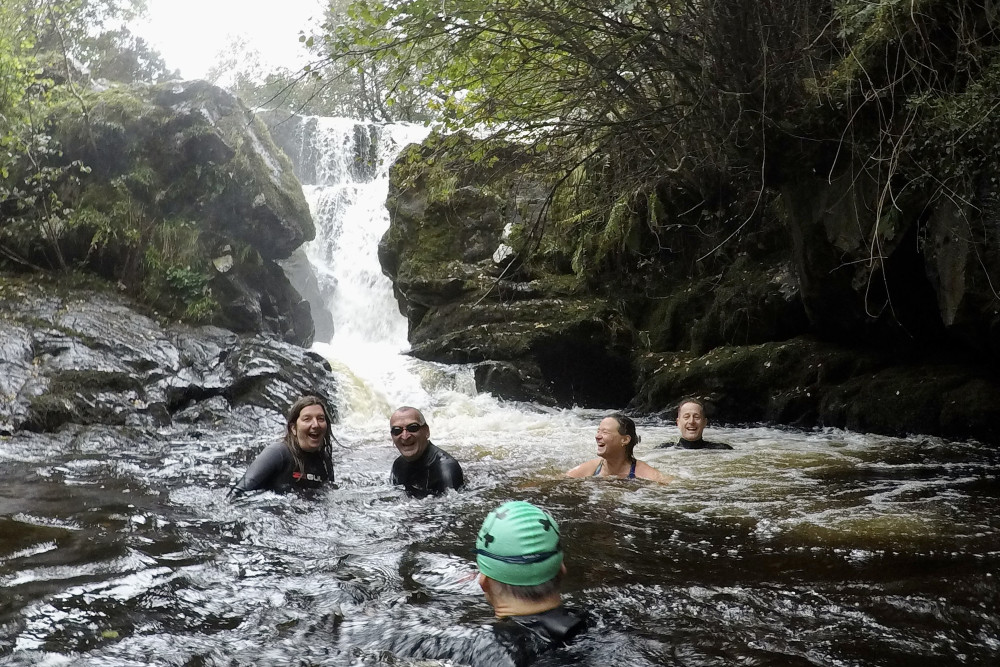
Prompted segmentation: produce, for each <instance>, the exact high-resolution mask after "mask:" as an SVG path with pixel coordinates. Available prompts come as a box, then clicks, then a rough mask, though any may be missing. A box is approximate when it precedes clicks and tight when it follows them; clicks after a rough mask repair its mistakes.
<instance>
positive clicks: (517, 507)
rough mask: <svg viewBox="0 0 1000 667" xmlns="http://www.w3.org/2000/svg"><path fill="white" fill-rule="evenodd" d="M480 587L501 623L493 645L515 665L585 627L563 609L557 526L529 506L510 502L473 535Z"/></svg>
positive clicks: (576, 613) (580, 617)
mask: <svg viewBox="0 0 1000 667" xmlns="http://www.w3.org/2000/svg"><path fill="white" fill-rule="evenodd" d="M476 564H477V565H478V566H479V586H480V588H482V589H483V593H484V594H485V595H486V600H487V602H489V603H490V605H492V606H493V610H494V612H495V613H496V616H497V618H499V619H500V621H499V622H498V623H497V624H496V625H495V626H494V627H493V631H494V634H495V636H496V639H497V641H498V642H499V643H500V645H501V646H503V647H504V648H505V649H506V651H507V652H508V654H509V657H510V659H511V661H512V662H513V663H514V664H515V665H517V666H518V667H522V666H523V665H528V664H530V663H531V662H533V661H534V660H535V658H537V657H538V656H539V655H540V654H541V653H544V652H545V651H548V650H550V649H553V648H558V647H561V646H563V645H565V644H566V643H567V642H569V641H571V640H572V639H573V638H574V637H576V636H577V635H578V634H579V633H580V632H582V631H583V630H585V629H586V625H587V622H586V617H585V615H584V614H582V613H581V612H579V611H576V610H573V609H570V608H568V607H565V606H563V604H562V596H561V594H560V585H561V583H562V577H563V574H564V573H565V572H566V566H565V565H563V550H562V539H561V536H560V534H559V525H558V524H557V523H556V520H555V519H554V518H552V516H551V515H549V514H548V513H546V512H544V511H542V510H541V509H539V508H538V507H536V506H535V505H532V504H531V503H527V502H524V501H522V500H513V501H510V502H507V503H504V504H503V505H501V506H500V507H498V508H496V509H495V510H493V511H492V512H490V513H489V515H487V517H486V520H485V521H483V525H482V528H480V529H479V533H478V535H477V536H476Z"/></svg>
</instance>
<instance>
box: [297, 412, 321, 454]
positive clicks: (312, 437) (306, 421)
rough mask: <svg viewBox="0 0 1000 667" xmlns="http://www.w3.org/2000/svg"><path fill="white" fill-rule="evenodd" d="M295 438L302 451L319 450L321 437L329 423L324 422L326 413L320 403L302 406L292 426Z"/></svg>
mask: <svg viewBox="0 0 1000 667" xmlns="http://www.w3.org/2000/svg"><path fill="white" fill-rule="evenodd" d="M292 428H293V429H294V432H295V439H296V440H297V441H298V443H299V447H300V448H301V449H302V451H304V452H315V451H319V448H320V447H322V446H323V438H324V436H326V430H327V429H328V428H329V425H328V424H327V423H326V413H325V412H323V406H321V405H307V406H306V407H304V408H302V412H300V413H299V416H298V419H296V420H295V424H294V426H292Z"/></svg>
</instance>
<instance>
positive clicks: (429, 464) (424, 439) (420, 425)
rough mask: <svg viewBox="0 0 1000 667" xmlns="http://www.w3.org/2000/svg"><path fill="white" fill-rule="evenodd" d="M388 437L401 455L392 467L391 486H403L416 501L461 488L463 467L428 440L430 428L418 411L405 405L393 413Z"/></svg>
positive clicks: (463, 481)
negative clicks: (389, 436) (390, 437)
mask: <svg viewBox="0 0 1000 667" xmlns="http://www.w3.org/2000/svg"><path fill="white" fill-rule="evenodd" d="M389 434H390V435H391V436H392V443H393V444H394V445H396V449H398V450H399V454H400V455H399V456H398V457H397V458H396V460H395V461H394V462H393V464H392V477H391V481H392V483H393V484H402V485H403V486H404V487H406V493H407V494H409V495H411V496H414V497H416V498H423V497H425V496H429V495H431V494H434V495H439V494H442V493H445V492H447V491H448V489H460V488H462V486H463V484H464V483H465V479H464V478H463V476H462V466H460V465H459V464H458V461H456V460H455V459H454V457H452V456H451V454H449V453H448V452H446V451H444V450H443V449H441V448H439V447H437V446H435V445H434V443H432V442H431V441H430V436H431V429H430V426H428V425H427V420H426V419H424V416H423V414H421V412H420V410H417V409H416V408H411V407H410V406H408V405H407V406H403V407H401V408H399V409H398V410H396V411H395V412H394V413H392V417H390V418H389Z"/></svg>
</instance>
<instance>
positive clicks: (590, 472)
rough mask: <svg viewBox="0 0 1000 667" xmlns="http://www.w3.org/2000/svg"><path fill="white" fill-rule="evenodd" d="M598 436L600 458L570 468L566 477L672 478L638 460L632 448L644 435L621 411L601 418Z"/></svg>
mask: <svg viewBox="0 0 1000 667" xmlns="http://www.w3.org/2000/svg"><path fill="white" fill-rule="evenodd" d="M595 439H596V440H597V458H596V459H591V460H589V461H584V462H583V463H581V464H580V465H578V466H577V467H575V468H573V469H572V470H570V471H568V472H567V473H566V476H567V477H618V478H619V479H637V478H638V479H648V480H652V481H654V482H669V481H670V480H671V479H672V478H671V477H670V476H668V475H664V474H663V473H661V472H660V471H659V470H657V469H656V468H654V467H652V466H650V465H649V464H647V463H645V462H643V461H638V460H636V458H635V454H634V453H633V452H634V450H635V446H636V445H638V444H639V441H640V440H641V438H640V437H639V434H638V433H636V432H635V422H634V421H632V419H631V418H629V417H626V416H625V415H623V414H621V413H620V412H616V413H614V414H613V415H609V416H607V417H605V418H604V419H602V420H601V424H600V426H598V427H597V436H596V438H595Z"/></svg>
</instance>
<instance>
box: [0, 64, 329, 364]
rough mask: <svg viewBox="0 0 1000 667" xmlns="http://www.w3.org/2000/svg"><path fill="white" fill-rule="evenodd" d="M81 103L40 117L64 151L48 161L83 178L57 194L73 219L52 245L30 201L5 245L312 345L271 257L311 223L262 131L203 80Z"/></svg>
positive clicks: (165, 301)
mask: <svg viewBox="0 0 1000 667" xmlns="http://www.w3.org/2000/svg"><path fill="white" fill-rule="evenodd" d="M81 97H82V101H79V102H77V101H74V102H73V103H72V104H64V105H56V106H54V107H53V108H52V111H51V115H50V117H49V118H48V119H47V120H48V123H49V124H50V126H51V128H52V133H53V141H54V142H55V143H56V145H58V146H59V148H60V151H59V152H58V153H54V155H53V156H52V157H51V158H50V160H51V161H52V162H53V164H52V165H51V166H52V167H53V168H54V171H55V173H60V172H59V170H60V169H63V168H66V169H68V171H69V172H70V173H73V174H75V175H76V176H78V180H75V181H72V182H69V183H67V184H66V185H65V186H64V187H61V188H60V190H61V191H60V196H61V197H62V198H63V199H64V201H65V203H66V205H67V206H70V207H72V208H73V209H74V216H75V217H74V220H76V221H77V222H75V223H74V224H73V225H68V226H66V227H65V228H64V229H62V230H61V231H60V236H59V238H58V239H52V238H49V237H45V236H43V235H42V234H43V232H42V231H41V230H42V229H43V227H44V226H43V225H40V224H38V223H37V220H36V218H37V217H39V215H40V214H39V213H38V212H32V210H31V209H30V206H27V205H25V206H23V207H20V208H19V209H18V211H17V216H16V218H17V220H16V221H15V222H16V224H17V225H18V227H17V230H16V233H12V234H10V235H8V236H7V237H6V238H5V242H11V243H16V244H17V247H16V248H14V250H15V252H16V253H17V254H18V255H20V256H22V257H24V258H26V259H27V260H28V261H30V262H33V263H35V264H37V265H40V266H52V267H54V268H59V269H62V268H64V267H65V266H80V267H84V268H85V269H86V270H88V271H91V272H93V273H96V274H98V275H100V276H102V277H103V278H105V279H108V280H111V281H118V282H121V284H122V285H123V287H124V288H125V289H127V290H129V291H130V293H131V294H132V295H133V296H136V297H138V298H140V299H144V300H146V301H147V302H148V303H150V304H151V305H152V306H153V307H154V308H159V309H160V310H161V311H162V310H170V311H171V312H172V314H173V315H174V316H176V317H180V318H186V319H187V320H188V321H211V322H213V323H215V324H218V325H221V326H225V327H226V328H230V329H234V330H237V331H240V332H244V333H258V332H261V333H272V334H277V335H279V336H281V337H283V338H285V339H286V340H289V341H292V342H295V343H298V344H303V345H307V344H310V343H311V342H312V335H313V327H312V326H311V323H309V322H308V319H309V315H308V306H304V305H303V299H302V298H301V297H300V296H299V295H298V293H297V292H296V291H295V289H294V288H292V286H291V285H290V284H289V282H288V280H287V279H286V278H285V276H284V274H283V273H282V271H281V269H280V267H278V266H277V264H276V263H275V262H276V261H277V260H280V259H283V258H285V257H288V256H289V255H290V254H291V253H292V251H293V250H295V249H296V248H298V247H299V246H301V245H302V244H303V243H304V242H306V241H309V240H311V239H313V238H314V237H315V228H314V225H313V221H312V217H311V214H310V212H309V207H308V204H307V203H306V201H305V197H304V195H303V193H302V188H301V185H300V184H299V182H298V180H297V179H296V178H295V175H294V173H293V171H292V167H291V163H290V162H289V161H288V158H287V157H286V156H285V155H284V153H283V152H282V151H281V150H279V149H278V148H277V147H276V146H275V144H274V142H273V141H272V140H271V138H270V135H269V134H268V131H267V128H266V127H265V126H264V124H263V123H261V122H260V120H258V119H256V118H255V117H254V115H253V114H252V113H251V112H250V111H249V110H248V109H247V108H246V106H245V105H244V104H243V103H242V102H241V101H240V100H239V99H238V98H236V97H235V96H233V95H232V94H230V93H228V92H226V91H225V90H223V89H221V88H218V87H216V86H213V85H211V84H209V83H207V82H205V81H186V82H181V81H174V82H170V83H165V84H158V85H133V86H116V87H111V88H107V89H103V90H84V91H81ZM81 104H83V105H85V107H86V108H87V113H85V114H81V113H80V105H81ZM74 164H82V165H84V166H85V170H83V171H81V170H79V169H77V168H76V167H73V166H72V165H74ZM54 244H58V250H59V253H58V256H59V260H58V261H56V259H55V257H56V254H55V253H54V252H53V245H54ZM220 258H225V261H216V260H220Z"/></svg>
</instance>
